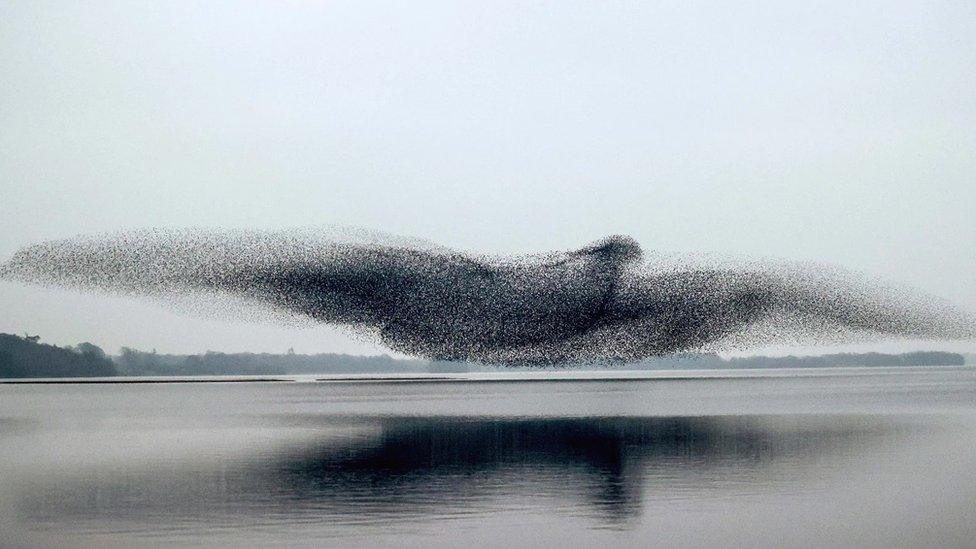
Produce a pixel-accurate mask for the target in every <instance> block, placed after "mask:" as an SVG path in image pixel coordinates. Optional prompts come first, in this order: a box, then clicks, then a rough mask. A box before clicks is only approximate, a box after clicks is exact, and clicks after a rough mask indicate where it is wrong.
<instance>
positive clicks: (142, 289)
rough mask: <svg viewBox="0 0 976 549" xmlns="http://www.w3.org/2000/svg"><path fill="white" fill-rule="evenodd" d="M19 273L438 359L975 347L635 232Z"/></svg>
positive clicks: (156, 238)
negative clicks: (509, 248)
mask: <svg viewBox="0 0 976 549" xmlns="http://www.w3.org/2000/svg"><path fill="white" fill-rule="evenodd" d="M0 269H2V270H0V275H2V276H3V277H4V278H8V279H13V280H20V281H23V282H28V283H35V284H44V285H56V286H66V287H80V288H85V289H92V290H101V291H108V292H113V293H124V294H138V295H146V296H151V297H156V298H163V299H166V300H168V301H169V300H177V301H187V300H189V301H191V302H195V303H196V304H197V305H198V307H197V308H198V309H199V308H206V307H211V305H210V304H211V303H214V301H213V299H211V298H215V297H217V298H221V297H222V298H223V299H221V300H220V301H219V302H217V303H219V305H217V306H218V307H221V308H223V309H221V310H223V311H224V312H227V311H229V309H227V308H228V307H232V308H234V310H235V311H236V310H238V309H239V308H240V307H242V306H243V307H251V306H257V307H258V308H259V309H262V310H266V311H269V312H272V313H273V314H274V317H273V318H277V319H287V318H292V319H295V318H297V319H305V320H312V321H316V322H321V323H328V324H336V325H344V326H348V327H350V328H352V329H353V330H354V331H356V332H358V333H361V334H364V335H373V336H376V337H378V338H379V340H380V341H381V342H382V343H383V344H385V345H387V346H389V347H390V348H391V349H394V350H396V351H400V352H403V353H407V354H412V355H418V356H423V357H427V358H431V359H443V360H467V361H476V362H490V363H508V364H550V363H560V362H584V361H587V362H606V361H619V360H636V359H640V358H644V357H647V356H652V355H662V354H669V353H676V352H686V351H700V350H720V349H730V348H742V347H744V346H754V345H760V344H781V343H796V342H803V343H816V342H842V341H860V340H864V339H876V338H885V337H887V338H937V339H951V338H971V337H974V328H973V325H974V324H973V322H972V320H971V319H970V318H969V317H967V315H966V314H964V313H962V312H959V311H956V310H954V309H953V308H952V307H950V306H948V305H947V304H945V303H943V302H941V301H939V300H937V299H934V298H929V297H924V296H921V295H919V294H916V293H914V292H911V291H908V290H904V289H896V288H892V287H887V286H884V285H881V284H879V283H877V282H873V281H869V280H867V279H865V278H863V277H858V276H855V275H853V274H850V273H846V272H843V271H840V270H837V269H828V268H824V267H823V266H810V265H796V264H776V265H771V264H764V263H758V262H732V261H720V260H705V259H701V258H667V257H660V256H654V257H647V255H646V254H644V253H643V251H642V250H641V248H640V246H639V245H638V244H637V243H636V242H635V241H634V240H632V239H630V238H628V237H625V236H611V237H608V238H605V239H603V240H600V241H598V242H595V243H593V244H590V245H588V246H586V247H583V248H580V249H578V250H574V251H568V252H557V253H551V254H543V255H526V256H513V257H488V256H480V255H474V254H468V253H461V252H457V251H454V250H450V249H446V248H441V247H438V246H435V245H432V244H429V243H426V242H422V241H414V240H407V239H396V238H392V237H389V236H386V235H381V234H378V233H370V232H365V231H358V230H340V231H336V230H292V231H278V232H271V231H267V232H259V231H209V230H199V231H193V230H181V231H164V230H150V231H139V232H131V233H120V234H114V235H105V236H99V237H79V238H74V239H68V240H57V241H50V242H45V243H41V244H36V245H33V246H29V247H27V248H24V249H22V250H20V251H19V252H17V253H16V254H15V255H14V257H13V258H12V259H11V260H10V261H8V262H7V263H6V264H4V265H3V266H2V267H0Z"/></svg>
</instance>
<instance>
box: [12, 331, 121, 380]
mask: <svg viewBox="0 0 976 549" xmlns="http://www.w3.org/2000/svg"><path fill="white" fill-rule="evenodd" d="M114 375H118V370H116V368H115V364H114V363H113V362H112V360H111V359H109V357H107V356H106V355H105V352H104V351H102V350H101V349H100V348H98V346H96V345H92V344H91V343H81V344H79V345H77V346H75V347H55V346H54V345H45V344H43V343H39V342H38V337H37V336H24V337H20V336H15V335H11V334H0V377H8V378H11V377H91V376H114Z"/></svg>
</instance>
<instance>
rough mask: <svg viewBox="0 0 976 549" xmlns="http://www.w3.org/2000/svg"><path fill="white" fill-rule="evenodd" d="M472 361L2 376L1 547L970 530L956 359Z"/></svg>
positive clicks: (973, 389) (670, 542) (720, 540)
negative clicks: (413, 369) (734, 364)
mask: <svg viewBox="0 0 976 549" xmlns="http://www.w3.org/2000/svg"><path fill="white" fill-rule="evenodd" d="M635 375H637V374H635ZM574 376H575V377H586V375H585V374H580V375H574ZM468 377H471V376H468ZM474 377H475V381H470V380H469V381H456V382H438V381H434V382H420V381H415V382H411V383H376V382H372V383H364V382H343V383H335V382H325V383H323V382H294V381H292V382H277V383H271V382H251V383H193V384H185V383H173V384H86V385H72V384H56V385H0V442H2V444H0V475H2V476H0V546H3V547H7V546H11V547H17V546H27V547H33V546H37V547H48V546H55V545H56V546H91V547H105V546H133V545H140V546H141V545H208V546H209V545H234V546H248V547H250V546H268V545H276V544H280V545H289V546H291V545H308V546H323V545H333V546H364V545H368V546H376V545H387V546H397V547H405V546H406V547H410V546H416V547H431V546H457V545H462V544H463V545H468V546H498V547H503V546H504V547H510V546H560V547H579V546H691V547H695V546H716V545H718V546H755V545H762V546H783V547H796V546H810V547H814V546H816V547H820V546H825V545H827V546H844V547H865V546H867V547H872V546H873V547H892V546H895V547H897V546H903V547H918V546H927V547H932V546H941V547H973V546H974V543H976V542H974V541H973V540H974V539H976V369H973V368H965V367H957V368H950V367H946V368H898V369H830V370H818V371H770V372H746V373H735V372H733V373H729V372H692V373H687V374H683V375H681V376H678V377H679V378H678V379H648V380H640V379H624V380H606V379H583V380H577V381H573V380H568V379H563V380H561V381H541V380H538V379H537V378H535V377H533V376H531V375H527V376H522V377H521V378H520V377H519V375H518V374H514V375H510V376H508V379H507V380H506V381H497V380H491V379H488V378H478V377H477V376H474ZM496 377H497V376H496ZM512 378H515V380H513V379H512ZM296 379H299V380H300V381H311V379H312V378H296Z"/></svg>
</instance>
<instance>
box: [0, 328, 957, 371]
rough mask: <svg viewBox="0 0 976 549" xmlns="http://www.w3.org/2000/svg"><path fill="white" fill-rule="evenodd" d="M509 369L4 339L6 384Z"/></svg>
mask: <svg viewBox="0 0 976 549" xmlns="http://www.w3.org/2000/svg"><path fill="white" fill-rule="evenodd" d="M965 363H966V359H965V357H964V356H963V355H960V354H958V353H945V352H939V351H922V352H914V353H904V354H882V353H844V354H830V355H821V356H783V357H768V356H752V357H733V358H722V357H720V356H718V355H716V354H682V355H672V356H667V357H656V358H651V359H648V360H644V361H641V362H636V363H627V364H612V365H606V366H601V367H603V368H608V369H616V370H661V369H675V370H682V369H712V368H739V369H743V368H820V367H826V366H936V365H939V366H960V365H963V364H965ZM505 369H508V368H503V367H491V366H483V365H478V364H468V363H460V362H440V361H429V360H420V359H398V358H393V357H390V356H387V355H380V356H356V355H344V354H333V353H323V354H315V355H300V354H295V353H294V352H293V351H291V350H290V349H289V352H288V353H286V354H268V353H260V354H255V353H214V352H207V353H204V354H200V355H169V354H157V353H156V352H155V351H153V352H144V351H138V350H135V349H130V348H128V347H123V348H122V350H121V351H120V353H119V355H118V356H115V357H110V356H107V355H106V354H105V352H104V351H102V349H100V348H98V346H96V345H93V344H91V343H81V344H79V345H76V346H74V347H56V346H54V345H46V344H43V343H40V342H39V341H38V337H37V336H24V337H21V336H16V335H11V334H0V377H3V378H23V377H89V376H116V375H121V376H159V375H163V376H194V375H288V374H294V375H299V374H362V373H447V372H475V371H499V370H505Z"/></svg>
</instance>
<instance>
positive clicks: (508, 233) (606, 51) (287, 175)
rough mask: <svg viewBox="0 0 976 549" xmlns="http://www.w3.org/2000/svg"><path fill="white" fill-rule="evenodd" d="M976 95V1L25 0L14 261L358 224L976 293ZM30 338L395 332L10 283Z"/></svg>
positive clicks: (8, 198)
mask: <svg viewBox="0 0 976 549" xmlns="http://www.w3.org/2000/svg"><path fill="white" fill-rule="evenodd" d="M974 90H976V3H974V2H972V1H971V0H964V1H959V2H936V1H929V2H899V1H892V0H886V1H878V2H870V1H865V2H850V1H849V0H844V1H836V2H830V1H828V2H783V1H770V2H701V3H699V2H689V1H687V0H681V1H675V2H652V1H646V2H603V1H600V2H569V1H558V2H548V3H526V2H513V3H506V2H494V1H493V2H443V3H441V2H389V3H374V2H366V1H362V0H356V1H353V2H254V3H252V2H220V1H208V2H192V3H191V2H185V3H183V2H156V1H147V2H139V1H128V2H87V3H74V2H41V1H35V0H31V1H11V0H0V258H3V259H6V258H7V257H9V256H10V255H11V254H12V253H13V252H14V251H15V250H16V249H17V248H18V247H20V246H23V245H26V244H29V243H32V242H36V241H38V240H42V239H48V238H59V237H67V236H72V235H75V234H79V233H89V232H99V231H114V230H118V229H125V228H137V227H158V226H164V227H183V226H216V227H255V228H279V227H293V226H306V225H319V224H340V225H342V224H348V225H356V226H362V227H368V228H373V229H379V230H384V231H388V232H391V233H395V234H402V235H407V236H416V237H421V238H427V239H431V240H434V241H436V242H438V243H440V244H444V245H449V246H454V247H459V248H463V249H470V250H481V251H486V252H493V253H496V252H497V253H510V252H523V251H526V252H528V251H541V250H549V249H569V248H575V247H578V246H581V245H583V244H584V243H586V242H588V241H592V240H595V239H597V238H600V237H602V236H605V235H608V234H613V233H624V234H629V235H631V236H633V237H634V238H636V239H637V240H638V241H639V242H641V244H642V245H643V246H644V248H645V249H660V250H666V251H672V252H699V251H704V252H714V253H722V254H745V255H750V256H772V257H781V258H785V259H796V260H814V261H822V262H829V263H837V264H840V265H843V266H846V267H849V268H853V269H856V270H860V271H863V272H866V273H869V274H872V275H881V276H883V277H886V278H888V279H891V280H893V281H896V282H900V283H907V284H911V285H914V286H916V287H918V288H920V289H922V290H925V291H928V292H931V293H934V294H937V295H940V296H942V297H945V298H947V299H949V300H951V301H953V302H955V303H957V304H959V305H961V306H963V307H966V308H968V309H970V310H976V279H974V272H976V252H974V249H976V246H974V244H976V91H974ZM24 331H29V332H31V333H40V334H41V336H42V338H43V340H44V341H47V342H51V343H56V344H69V343H70V344H74V343H77V342H79V341H84V340H88V341H92V342H94V343H96V344H99V345H102V346H104V347H105V348H106V349H107V350H109V351H115V350H116V349H118V347H119V346H121V345H130V346H134V347H139V348H143V349H149V348H153V347H155V348H158V349H159V350H160V351H161V352H162V351H169V352H197V351H203V350H206V349H214V350H224V351H234V350H249V351H276V352H281V351H284V350H285V349H287V348H288V347H294V348H295V349H296V351H298V352H319V351H322V352H328V351H335V352H364V353H373V352H378V351H379V350H380V349H379V348H377V347H374V346H372V345H370V344H368V343H363V342H357V341H353V340H351V339H349V338H347V337H346V336H344V335H342V334H340V333H338V332H336V331H335V330H332V329H330V328H324V327H323V328H314V329H301V330H296V329H293V328H287V329H286V328H279V327H275V326H269V325H253V324H233V323H229V322H225V321H214V320H200V319H192V318H186V317H183V316H179V315H176V314H173V313H170V312H168V311H165V310H161V309H158V308H156V307H154V306H151V305H147V304H145V303H142V302H139V301H133V300H129V299H120V298H106V297H100V296H88V295H79V294H76V293H73V292H66V291H51V290H38V289H32V288H27V287H24V286H20V285H16V284H11V283H3V284H0V332H15V333H23V332H24ZM962 345H963V347H962V349H963V350H965V349H971V348H972V347H973V344H972V342H969V343H968V344H962ZM966 345H968V347H967V346H966ZM957 347H958V346H957Z"/></svg>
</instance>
